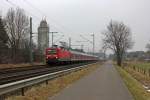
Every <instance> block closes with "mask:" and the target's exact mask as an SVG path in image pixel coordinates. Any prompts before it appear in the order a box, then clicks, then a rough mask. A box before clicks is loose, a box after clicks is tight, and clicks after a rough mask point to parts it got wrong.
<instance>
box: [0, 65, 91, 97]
mask: <svg viewBox="0 0 150 100" xmlns="http://www.w3.org/2000/svg"><path fill="white" fill-rule="evenodd" d="M92 64H94V63H92ZM92 64H87V65H81V66H79V67H75V68H69V69H65V70H62V71H57V72H54V73H49V74H45V75H40V76H36V77H33V78H28V79H24V80H20V81H17V82H12V83H8V84H3V85H0V96H2V95H4V94H7V93H10V92H12V91H15V90H19V89H23V88H25V87H28V86H31V85H34V84H38V83H41V82H44V81H48V80H51V79H54V78H56V77H59V76H62V75H66V74H68V73H71V72H74V71H78V70H80V69H82V68H85V67H87V66H88V65H92Z"/></svg>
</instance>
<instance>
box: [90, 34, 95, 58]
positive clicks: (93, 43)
mask: <svg viewBox="0 0 150 100" xmlns="http://www.w3.org/2000/svg"><path fill="white" fill-rule="evenodd" d="M91 36H92V37H93V55H94V53H95V36H94V33H93V34H92V35H91Z"/></svg>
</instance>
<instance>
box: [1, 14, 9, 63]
mask: <svg viewBox="0 0 150 100" xmlns="http://www.w3.org/2000/svg"><path fill="white" fill-rule="evenodd" d="M7 43H8V35H7V33H6V30H5V28H4V25H3V22H2V18H1V16H0V63H1V62H2V59H3V58H5V57H6V56H7V55H6V52H7V50H8V46H7Z"/></svg>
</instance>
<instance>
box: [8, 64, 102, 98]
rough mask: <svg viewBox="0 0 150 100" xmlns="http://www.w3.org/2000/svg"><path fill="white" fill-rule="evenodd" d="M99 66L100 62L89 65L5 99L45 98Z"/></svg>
mask: <svg viewBox="0 0 150 100" xmlns="http://www.w3.org/2000/svg"><path fill="white" fill-rule="evenodd" d="M99 66H100V63H97V64H93V65H90V66H88V67H87V68H85V69H82V70H80V71H77V72H72V73H70V74H68V75H65V76H62V77H59V78H57V79H54V80H51V81H49V84H48V85H46V84H41V85H39V86H36V87H32V88H31V89H30V90H28V91H27V92H26V93H25V96H14V97H9V98H8V99H7V100H47V99H48V98H49V97H51V96H53V95H54V94H56V93H58V92H60V91H61V90H62V89H64V88H65V87H67V86H68V85H69V84H71V83H73V82H75V81H77V80H79V79H80V78H81V77H83V76H85V75H87V74H89V73H90V72H92V71H94V70H95V69H96V68H97V67H99Z"/></svg>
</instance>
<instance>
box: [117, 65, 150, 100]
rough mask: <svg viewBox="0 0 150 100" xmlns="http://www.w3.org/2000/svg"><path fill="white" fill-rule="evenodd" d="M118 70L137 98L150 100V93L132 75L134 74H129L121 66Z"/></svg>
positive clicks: (138, 99) (136, 99)
mask: <svg viewBox="0 0 150 100" xmlns="http://www.w3.org/2000/svg"><path fill="white" fill-rule="evenodd" d="M117 70H118V71H119V73H120V75H121V76H122V78H123V80H124V82H125V84H126V85H127V87H128V89H129V90H130V92H131V93H132V95H133V97H134V99H135V100H150V93H148V92H146V91H145V89H144V88H143V87H142V84H141V83H140V82H139V81H137V80H136V79H135V78H134V77H133V76H132V75H133V74H132V75H131V74H129V73H128V72H126V71H125V70H123V69H122V68H120V67H117Z"/></svg>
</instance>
